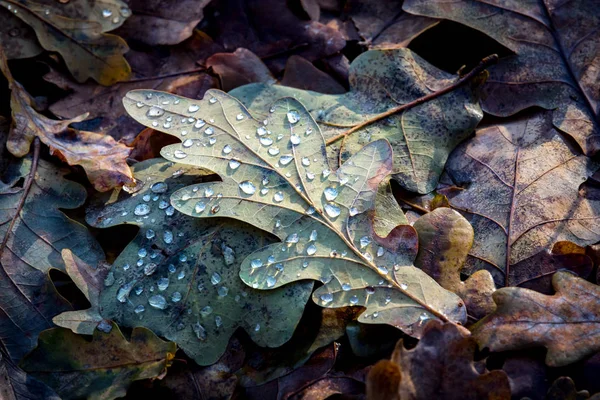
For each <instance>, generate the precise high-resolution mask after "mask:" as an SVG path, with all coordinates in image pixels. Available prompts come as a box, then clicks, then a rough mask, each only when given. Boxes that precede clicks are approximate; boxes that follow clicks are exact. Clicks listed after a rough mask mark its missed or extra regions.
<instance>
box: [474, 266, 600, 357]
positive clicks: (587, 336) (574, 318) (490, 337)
mask: <svg viewBox="0 0 600 400" xmlns="http://www.w3.org/2000/svg"><path fill="white" fill-rule="evenodd" d="M552 284H553V286H554V289H555V290H556V294H554V295H552V296H548V295H545V294H541V293H538V292H534V291H533V290H530V289H522V288H502V289H499V290H497V291H496V292H495V293H494V295H493V297H494V301H495V302H496V305H497V308H496V311H494V313H492V314H490V315H489V316H487V317H486V318H484V319H483V320H481V321H480V322H479V323H477V324H476V325H475V326H474V327H473V335H474V337H475V338H476V339H477V341H478V343H479V344H480V346H482V347H489V348H490V350H492V351H505V350H516V349H522V348H526V347H533V346H544V347H546V348H547V349H548V353H547V355H546V364H547V365H549V366H563V365H567V364H570V363H573V362H575V361H577V360H580V359H582V358H584V357H586V356H588V355H591V354H593V353H595V352H597V351H598V350H600V335H598V327H599V324H600V314H599V311H598V306H597V305H598V297H599V296H600V289H599V288H598V286H596V285H594V284H592V283H590V282H587V281H585V280H583V279H581V278H578V277H576V276H574V275H572V274H571V273H569V272H565V271H559V272H557V273H555V274H554V276H553V278H552Z"/></svg>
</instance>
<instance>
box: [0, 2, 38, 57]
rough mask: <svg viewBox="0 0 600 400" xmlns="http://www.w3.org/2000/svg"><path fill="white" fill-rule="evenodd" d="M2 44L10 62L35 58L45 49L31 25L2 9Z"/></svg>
mask: <svg viewBox="0 0 600 400" xmlns="http://www.w3.org/2000/svg"><path fill="white" fill-rule="evenodd" d="M0 21H2V25H1V26H0V43H2V47H3V48H4V52H5V53H6V58H8V59H9V60H12V59H18V58H29V57H35V56H37V55H38V54H41V53H42V52H43V51H44V49H43V48H42V47H41V46H40V44H39V43H38V41H37V38H36V37H35V32H34V30H33V29H31V27H30V26H29V25H27V24H26V23H25V22H23V21H21V20H20V19H19V18H16V17H14V16H13V15H12V12H10V11H9V10H7V9H5V8H4V7H0Z"/></svg>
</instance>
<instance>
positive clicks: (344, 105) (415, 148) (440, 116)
mask: <svg viewBox="0 0 600 400" xmlns="http://www.w3.org/2000/svg"><path fill="white" fill-rule="evenodd" d="M349 79H350V91H349V92H347V93H345V94H341V95H324V94H321V93H317V92H311V91H303V90H299V89H293V88H288V87H284V86H278V85H264V84H250V85H248V86H243V87H241V88H238V89H235V90H233V91H232V92H231V95H232V96H234V97H237V98H238V99H240V100H241V101H242V103H244V105H246V106H247V107H248V108H249V109H250V110H251V111H252V112H253V113H254V114H256V115H257V116H258V115H261V114H264V113H265V111H266V110H268V109H269V108H270V105H271V104H272V103H273V102H275V100H277V99H279V98H281V97H285V96H291V97H295V98H296V99H298V100H299V101H300V102H302V104H304V105H305V107H306V108H307V109H308V110H309V111H310V113H311V115H312V116H313V118H315V120H316V121H317V122H318V123H319V127H320V128H321V130H322V131H323V136H324V137H325V139H330V138H332V137H333V136H335V135H337V134H339V133H340V132H344V131H346V130H348V129H350V128H352V127H354V126H356V125H358V124H360V123H362V122H364V121H366V120H369V119H373V118H375V117H376V116H377V115H380V114H382V113H384V112H386V111H388V110H389V109H391V108H393V107H397V106H399V105H401V104H406V103H409V102H411V101H413V100H416V99H417V98H420V97H423V96H425V95H428V94H430V93H432V92H434V91H436V90H440V89H443V88H445V87H447V86H449V85H451V84H452V83H453V82H454V81H455V79H456V76H453V75H450V74H448V73H446V72H443V71H441V70H439V69H437V68H435V67H434V66H433V65H431V64H429V63H428V62H427V61H425V60H423V59H422V58H421V57H419V56H418V55H417V54H415V53H413V52H411V51H410V50H408V49H398V50H372V51H367V52H365V53H363V54H361V55H360V56H358V57H357V58H356V59H355V60H354V61H353V62H352V65H351V66H350V78H349ZM476 89H477V85H474V87H472V86H469V85H466V86H463V87H461V88H459V89H457V90H455V91H453V92H451V93H448V94H446V95H444V96H441V97H439V98H437V99H434V100H432V101H429V102H426V103H424V104H422V105H419V106H417V107H414V108H411V109H409V110H406V111H405V112H402V113H399V114H394V115H391V116H389V117H386V118H384V119H381V120H379V121H376V122H374V123H372V124H370V125H367V126H366V127H364V128H362V129H359V130H358V131H356V132H353V133H352V134H351V135H349V136H347V137H346V139H345V140H344V142H343V146H342V151H343V154H342V155H343V156H345V155H348V154H350V155H351V154H356V153H357V152H358V151H359V150H360V149H361V148H362V147H363V146H364V145H365V144H367V143H370V142H373V141H376V140H379V139H387V140H388V141H389V142H390V143H391V144H392V148H393V149H394V170H393V173H394V178H395V179H396V180H397V181H398V182H399V183H400V184H401V185H402V186H403V187H404V188H406V189H408V190H411V191H415V192H418V193H428V192H430V191H432V190H433V189H434V188H435V187H436V185H437V182H438V179H439V176H440V174H441V173H442V170H443V168H444V164H445V163H446V160H447V158H448V155H449V153H450V152H451V151H452V149H454V147H455V146H456V145H458V144H459V143H460V142H461V141H462V140H464V139H465V138H467V137H468V136H469V135H470V134H471V132H472V131H473V129H474V128H475V126H476V125H477V124H478V123H479V121H480V120H481V118H482V117H483V114H482V112H481V109H480V107H479V104H478V98H477V90H476ZM344 158H347V157H344Z"/></svg>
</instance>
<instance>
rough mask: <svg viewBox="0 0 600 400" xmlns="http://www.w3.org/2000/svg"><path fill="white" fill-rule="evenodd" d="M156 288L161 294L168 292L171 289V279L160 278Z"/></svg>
mask: <svg viewBox="0 0 600 400" xmlns="http://www.w3.org/2000/svg"><path fill="white" fill-rule="evenodd" d="M156 286H157V287H158V290H160V291H161V292H162V291H163V290H166V289H167V288H168V287H169V278H160V279H159V280H158V282H156Z"/></svg>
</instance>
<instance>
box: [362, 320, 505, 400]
mask: <svg viewBox="0 0 600 400" xmlns="http://www.w3.org/2000/svg"><path fill="white" fill-rule="evenodd" d="M476 348H477V344H476V342H475V340H473V338H472V337H471V336H470V335H469V334H468V332H466V330H465V329H463V328H460V327H457V326H455V325H451V324H441V323H439V322H438V321H431V322H429V323H427V325H426V327H425V329H424V332H423V337H422V338H421V340H420V341H419V343H418V344H417V346H416V347H415V348H414V349H412V350H407V349H405V348H404V343H403V341H402V340H400V341H399V342H398V345H397V346H396V350H395V351H394V353H393V354H392V358H391V362H390V361H380V363H381V364H379V363H378V364H376V365H375V367H374V368H373V369H372V370H371V372H370V373H369V376H368V378H367V392H368V393H369V400H371V399H372V400H376V399H382V398H392V399H393V397H383V396H384V395H385V396H390V395H392V394H393V393H396V394H397V397H396V399H398V400H399V399H402V400H412V399H414V400H421V399H446V400H453V399H456V400H485V399H497V400H508V399H510V398H511V397H510V386H509V382H508V377H507V376H506V374H505V373H504V372H503V371H499V370H495V371H489V372H488V371H485V372H483V373H480V372H478V370H477V369H476V368H475V363H474V360H473V357H474V353H475V350H476ZM394 366H395V368H396V369H395V370H394ZM392 382H395V383H396V389H395V390H394V386H392V385H391V383H392ZM378 385H381V389H380V388H379V386H378Z"/></svg>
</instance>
